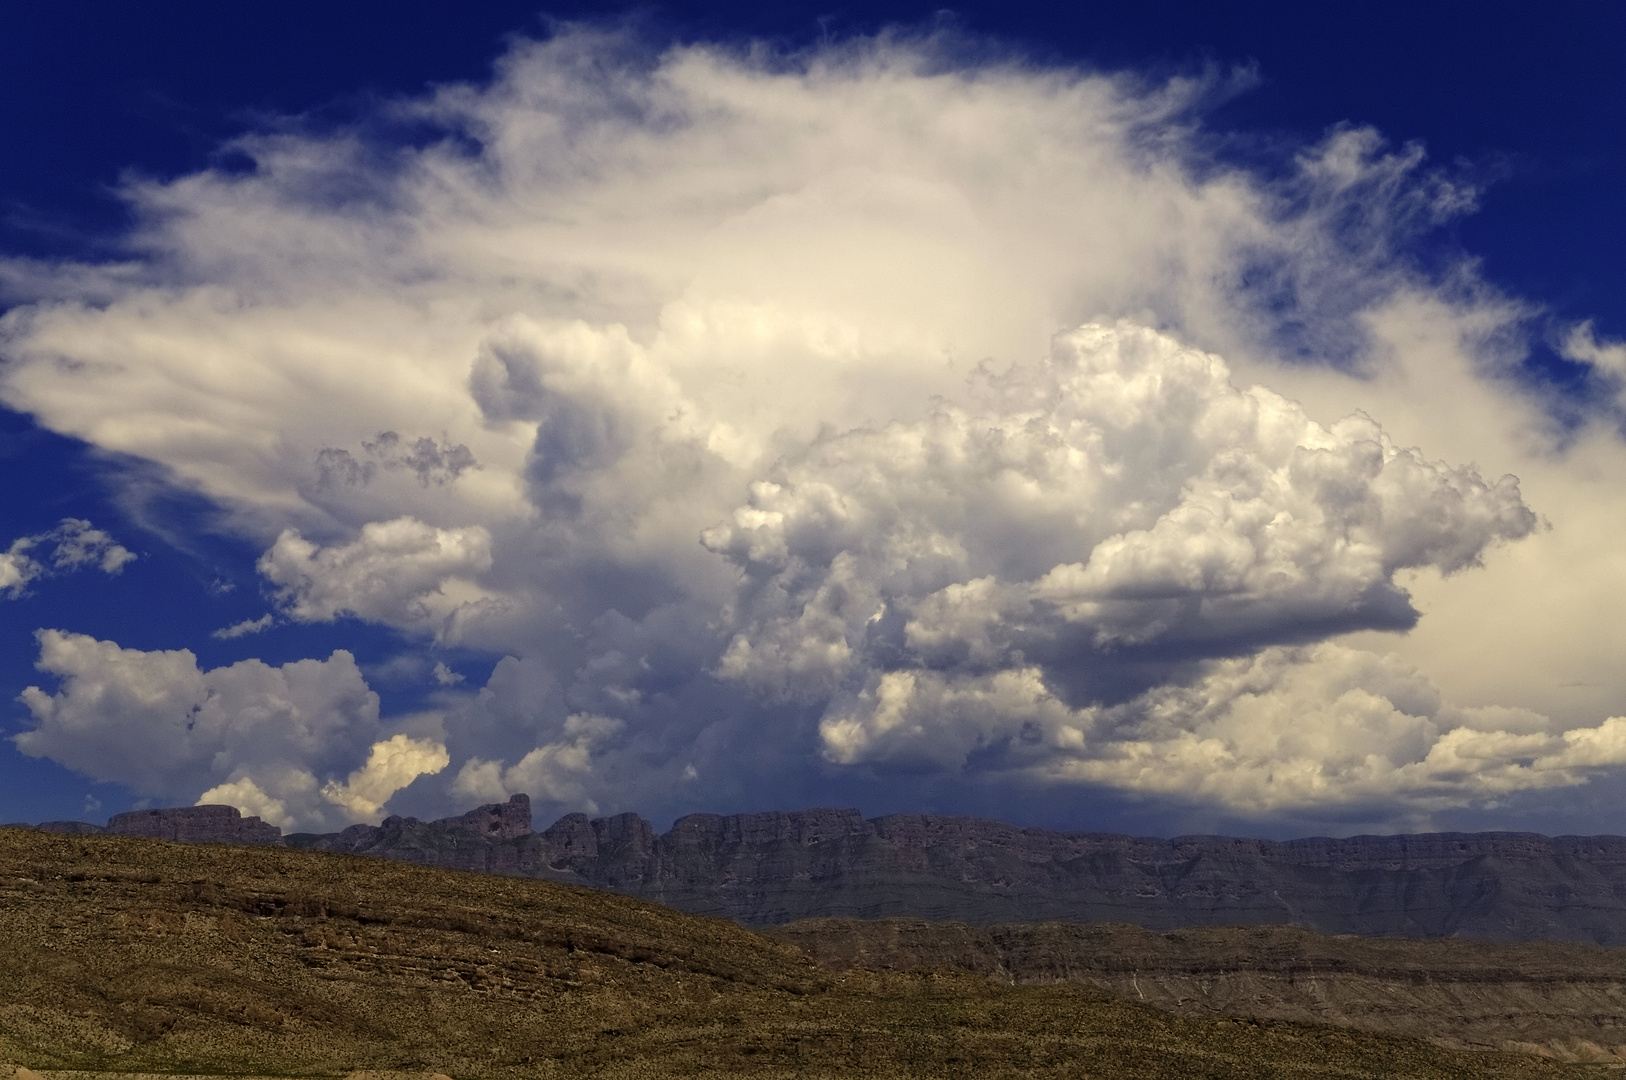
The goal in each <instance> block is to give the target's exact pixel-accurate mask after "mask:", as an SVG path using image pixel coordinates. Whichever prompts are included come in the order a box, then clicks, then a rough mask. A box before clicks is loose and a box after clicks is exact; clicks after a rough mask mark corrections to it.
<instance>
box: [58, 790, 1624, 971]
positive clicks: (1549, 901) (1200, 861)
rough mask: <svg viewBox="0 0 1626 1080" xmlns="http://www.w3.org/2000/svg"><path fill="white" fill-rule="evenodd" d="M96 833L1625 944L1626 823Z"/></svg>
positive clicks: (868, 914)
mask: <svg viewBox="0 0 1626 1080" xmlns="http://www.w3.org/2000/svg"><path fill="white" fill-rule="evenodd" d="M41 827H42V828H45V829H47V830H54V831H86V830H88V831H98V832H99V831H102V830H100V829H97V828H96V827H95V826H89V825H83V824H80V823H47V824H46V825H44V826H41ZM105 831H107V832H110V833H115V834H125V835H145V836H150V837H155V838H163V839H195V840H210V839H213V840H225V841H232V842H242V843H272V844H276V843H281V844H285V845H287V846H290V847H295V848H303V849H310V850H318V851H331V852H342V853H347V854H355V855H371V856H378V857H383V858H388V859H395V860H403V861H407V862H413V863H418V864H421V865H426V866H435V867H441V868H446V869H463V870H478V871H486V872H492V873H498V874H508V875H517V876H523V877H532V878H541V879H546V880H552V881H557V882H565V883H571V884H577V885H586V886H590V887H593V888H598V889H608V890H611V891H614V892H619V893H624V894H628V895H632V896H637V897H640V898H643V899H646V900H652V901H655V902H658V903H661V904H664V905H666V906H668V907H672V908H676V909H677V910H679V911H683V912H688V913H691V914H700V915H711V916H719V917H724V918H728V919H730V920H732V921H734V922H737V923H740V924H742V925H745V926H750V927H767V926H775V925H781V924H785V923H790V922H793V921H795V920H799V919H809V918H849V919H881V918H899V917H907V918H919V919H927V920H933V921H953V922H959V923H965V924H967V925H970V926H992V925H995V924H1001V923H1017V922H1022V923H1032V922H1045V921H1064V922H1078V923H1085V922H1112V923H1127V924H1132V925H1135V926H1139V927H1143V928H1146V929H1150V930H1172V929H1177V928H1181V927H1196V926H1262V925H1287V926H1295V927H1300V928H1304V929H1309V930H1315V931H1318V932H1320V933H1324V934H1361V935H1367V936H1372V935H1402V936H1407V937H1420V938H1434V937H1460V938H1467V939H1477V940H1482V941H1493V942H1521V941H1570V942H1586V943H1592V944H1599V945H1620V944H1626V837H1617V836H1591V837H1579V836H1560V837H1547V836H1540V835H1536V834H1532V833H1428V834H1411V835H1400V836H1355V837H1347V838H1342V839H1333V838H1326V837H1318V838H1310V839H1303V840H1290V841H1284V842H1275V841H1269V840H1256V839H1245V838H1236V837H1223V836H1185V837H1176V838H1174V839H1156V838H1146V837H1133V836H1122V835H1114V834H1102V833H1061V832H1052V831H1048V830H1044V829H1036V828H1021V827H1017V826H1013V825H1007V824H1003V823H1001V822H996V821H986V820H980V819H975V818H959V817H937V816H932V815H919V814H894V815H888V816H884V817H876V818H867V819H866V818H865V817H864V816H863V815H862V814H861V813H859V812H858V811H857V810H842V809H813V810H801V811H793V812H771V813H755V814H732V815H720V814H691V815H689V816H687V817H683V818H680V819H678V820H677V821H676V822H675V823H674V824H673V825H672V827H671V829H669V830H668V831H667V832H665V833H656V832H655V830H654V828H653V827H652V826H651V825H650V823H649V822H648V821H646V820H644V819H643V818H642V817H639V816H638V815H636V814H618V815H615V816H611V817H601V818H592V819H590V818H588V817H587V816H586V815H583V814H568V815H566V816H564V817H562V818H560V819H559V820H558V821H556V822H554V823H553V824H552V825H550V826H548V827H547V828H546V829H543V830H541V831H535V830H534V829H533V827H532V821H531V806H530V800H529V799H528V798H527V797H526V796H524V795H515V796H513V797H512V798H511V799H510V800H509V801H508V802H506V803H495V804H491V805H488V806H482V807H480V808H478V809H476V810H472V811H470V812H469V813H466V814H463V815H460V816H458V817H452V818H445V819H442V820H438V821H420V820H418V819H416V818H411V817H391V818H387V819H386V820H385V821H384V822H383V823H382V824H381V825H376V826H374V825H354V826H351V827H350V828H348V829H345V830H344V831H342V832H338V833H329V834H310V833H296V834H293V835H290V836H287V837H282V836H280V834H279V833H278V832H277V830H276V829H275V828H274V827H273V826H269V825H266V824H265V823H263V822H261V821H259V819H258V818H241V817H239V816H238V815H237V813H236V811H234V810H232V809H231V808H229V807H189V808H180V809H170V810H147V811H136V812H133V813H131V814H121V815H118V816H116V817H114V818H113V819H112V820H111V821H109V823H108V825H107V827H106V830H105Z"/></svg>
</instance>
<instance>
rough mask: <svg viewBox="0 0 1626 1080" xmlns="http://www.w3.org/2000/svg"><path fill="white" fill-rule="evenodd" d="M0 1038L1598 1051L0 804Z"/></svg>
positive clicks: (778, 1063)
mask: <svg viewBox="0 0 1626 1080" xmlns="http://www.w3.org/2000/svg"><path fill="white" fill-rule="evenodd" d="M0 1060H3V1061H6V1062H9V1063H12V1064H14V1065H15V1064H21V1065H25V1066H27V1067H29V1068H32V1069H35V1070H38V1071H42V1072H45V1073H46V1075H47V1076H48V1077H50V1076H51V1070H81V1071H88V1072H101V1073H134V1072H147V1073H168V1074H176V1073H207V1074H214V1075H220V1074H233V1075H238V1076H246V1075H275V1076H341V1075H348V1074H350V1073H352V1072H354V1071H356V1070H385V1071H390V1070H393V1071H396V1072H397V1073H416V1074H417V1075H419V1076H422V1075H424V1074H425V1073H427V1072H429V1071H431V1070H440V1071H443V1072H446V1073H448V1074H450V1075H451V1076H453V1077H458V1078H462V1077H476V1076H479V1077H507V1076H512V1077H555V1076H557V1077H566V1076H569V1077H576V1076H602V1077H626V1078H636V1077H668V1076H671V1077H676V1076H707V1077H789V1076H809V1077H812V1076H831V1077H834V1076H843V1077H848V1076H874V1077H950V1076H976V1077H979V1078H992V1077H1052V1076H1054V1077H1061V1076H1067V1077H1081V1076H1093V1077H1098V1078H1110V1077H1124V1078H1128V1077H1135V1078H1158V1077H1169V1078H1174V1077H1179V1078H1188V1077H1234V1078H1238V1080H1241V1078H1248V1080H1256V1078H1261V1077H1281V1078H1289V1077H1291V1078H1299V1077H1305V1078H1308V1077H1318V1078H1320V1077H1385V1078H1400V1077H1415V1078H1420V1080H1421V1078H1431V1080H1432V1078H1445V1077H1510V1078H1511V1077H1561V1076H1584V1075H1592V1074H1593V1073H1595V1072H1597V1071H1598V1070H1597V1069H1596V1068H1595V1067H1591V1066H1586V1065H1565V1064H1559V1063H1554V1062H1550V1061H1544V1060H1542V1059H1539V1058H1534V1057H1525V1056H1520V1055H1503V1054H1496V1053H1480V1054H1475V1053H1469V1052H1457V1051H1451V1050H1446V1049H1441V1048H1438V1047H1434V1046H1430V1045H1428V1044H1425V1043H1421V1042H1416V1041H1411V1040H1404V1039H1398V1038H1391V1037H1383V1036H1376V1035H1369V1034H1359V1033H1353V1032H1349V1031H1346V1030H1340V1029H1336V1028H1328V1027H1311V1026H1299V1025H1294V1024H1289V1023H1282V1022H1247V1021H1240V1022H1239V1021H1225V1020H1218V1019H1193V1018H1180V1017H1175V1016H1170V1015H1168V1014H1165V1013H1161V1012H1158V1011H1156V1010H1153V1009H1151V1008H1149V1007H1146V1006H1142V1005H1138V1004H1135V1003H1131V1002H1125V1001H1121V1000H1118V999H1114V998H1111V997H1109V996H1107V995H1105V994H1103V993H1101V992H1100V991H1096V990H1092V989H1089V988H1084V987H1076V986H1058V987H1001V986H998V985H996V984H994V983H992V982H990V981H989V980H987V979H984V978H981V977H979V976H975V975H969V974H964V975H952V974H900V973H890V974H889V973H864V972H849V973H846V974H840V975H838V974H831V973H826V972H823V971H821V970H820V969H818V968H816V967H815V966H814V965H813V964H812V963H811V962H809V961H808V960H807V959H806V958H805V957H803V956H802V955H800V954H799V953H798V952H796V951H795V950H793V949H791V948H789V947H788V946H785V945H783V944H779V943H776V942H773V941H771V940H769V939H767V938H765V937H762V936H760V935H757V934H754V933H751V932H749V931H746V930H743V929H741V928H739V927H737V926H734V925H731V924H728V923H725V922H720V921H713V920H709V919H699V918H694V917H690V916H684V915H681V914H678V913H677V912H674V911H670V910H666V909H663V908H660V907H657V906H655V905H652V904H648V903H644V902H642V901H639V900H635V899H632V898H628V897H620V896H614V895H608V894H605V893H599V892H590V891H586V890H579V889H575V888H571V887H567V886H560V885H556V884H552V883H548V882H542V881H530V880H523V879H517V878H504V877H495V876H482V875H474V874H462V873H456V872H448V871H442V870H437V869H432V868H424V867H417V866H411V865H407V864H399V863H388V862H380V861H376V860H363V859H355V858H348V857H343V856H334V855H326V854H321V853H308V852H299V851H291V850H287V849H283V848H276V847H261V848H252V847H225V846H214V845H208V846H185V845H176V844H170V843H164V842H159V841H151V840H141V839H130V838H119V837H74V836H59V835H51V834H47V833H40V832H33V831H28V830H14V829H5V830H0ZM1610 1075H1615V1074H1613V1073H1611V1074H1610Z"/></svg>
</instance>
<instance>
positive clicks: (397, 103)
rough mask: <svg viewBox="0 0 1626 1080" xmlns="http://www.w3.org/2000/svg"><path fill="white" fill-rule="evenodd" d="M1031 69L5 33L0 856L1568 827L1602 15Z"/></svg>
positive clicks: (515, 30) (820, 24)
mask: <svg viewBox="0 0 1626 1080" xmlns="http://www.w3.org/2000/svg"><path fill="white" fill-rule="evenodd" d="M1053 8H1054V5H1039V4H1031V5H1028V4H999V5H991V4H990V5H970V6H965V7H960V8H956V9H952V10H949V11H938V10H936V9H933V8H931V7H929V6H924V5H920V6H911V5H903V4H895V5H864V6H854V7H847V8H839V9H830V8H822V7H815V6H807V5H797V4H790V5H772V6H769V7H764V6H762V5H738V6H730V5H716V4H708V5H692V6H682V5H671V6H664V7H655V8H641V9H631V8H627V9H619V8H607V7H605V6H603V5H578V6H568V5H567V6H556V7H553V8H550V9H547V10H546V12H545V13H542V12H539V11H538V9H536V8H534V7H532V6H530V5H518V4H498V3H492V4H484V5H479V6H478V7H477V8H475V9H474V10H472V11H455V12H454V11H453V10H451V9H450V8H447V7H445V6H444V5H432V4H411V3H403V4H391V5H388V6H385V5H369V4H356V5H349V6H345V7H342V8H339V9H337V11H336V10H335V8H334V7H333V6H332V5H318V4H299V3H294V4H284V5H278V6H276V7H275V8H274V9H273V8H270V7H267V8H265V9H263V10H258V11H256V10H232V11H226V10H222V9H220V8H219V7H218V6H217V5H204V4H183V3H171V4H162V5H155V6H149V7H145V8H141V9H136V8H132V7H129V6H128V5H118V4H112V3H105V4H97V3H86V4H81V5H77V6H67V5H52V6H49V7H46V6H36V7H32V8H29V7H21V6H17V7H13V8H8V9H7V10H5V11H4V12H0V101H3V102H4V103H5V107H4V109H0V142H3V145H5V146H6V147H7V153H6V154H5V155H3V156H0V304H3V305H4V310H5V315H4V316H3V318H4V322H3V323H0V401H3V402H4V404H5V406H6V409H5V411H4V412H3V413H0V420H3V422H4V429H3V434H0V447H3V448H4V453H5V455H6V461H7V468H6V470H5V472H4V474H3V475H4V480H5V483H6V485H7V495H8V497H7V498H6V499H5V501H4V504H3V505H4V507H5V518H4V526H5V530H4V532H3V535H0V548H8V549H9V551H10V554H9V555H7V556H5V558H6V559H7V560H8V561H6V562H5V563H4V565H3V566H0V589H3V590H4V592H3V594H0V595H3V597H4V598H0V684H3V688H4V691H5V693H4V697H6V699H7V700H12V699H14V698H15V699H16V700H15V701H14V702H13V704H12V705H11V706H9V707H8V711H7V712H6V713H5V714H4V718H3V722H4V726H5V734H6V735H7V738H6V740H5V741H4V742H0V820H43V819H51V818H63V817H69V818H83V819H89V820H98V821H99V820H102V819H103V818H104V817H105V816H106V815H107V814H109V813H113V812H117V811H119V810H123V809H126V808H129V807H131V806H133V805H164V804H174V803H190V802H193V801H196V800H197V799H199V798H208V799H210V800H212V801H231V802H235V803H236V804H237V805H240V806H242V807H243V808H244V809H245V810H246V811H248V812H256V813H262V814H263V815H265V816H266V817H268V818H269V819H272V820H276V821H278V822H279V823H280V824H283V825H284V826H285V827H287V828H289V829H295V828H300V829H328V828H338V827H342V826H343V825H344V824H347V823H349V822H352V821H361V820H370V821H376V820H377V819H378V818H379V817H381V816H382V815H383V814H385V813H389V812H402V813H415V814H419V815H420V816H438V815H440V814H443V813H450V812H455V811H458V810H460V809H463V808H466V807H467V806H470V805H474V804H476V803H478V802H482V801H489V800H491V799H497V798H502V797H505V796H506V794H507V793H509V792H512V791H522V790H523V791H527V792H528V793H530V794H531V795H532V797H533V798H534V799H536V800H537V802H538V812H539V816H543V817H546V816H547V815H548V814H549V813H551V812H559V813H563V812H566V811H571V810H577V809H585V810H588V811H589V812H616V811H620V810H638V811H640V812H643V813H645V814H647V815H649V816H651V817H653V818H655V819H657V820H658V821H665V820H669V819H670V818H671V817H672V816H673V815H675V814H680V813H684V812H688V811H691V810H719V811H733V810H751V809H766V808H772V807H790V806H800V805H813V804H832V803H837V804H844V805H857V806H860V807H862V808H863V809H864V810H865V811H866V812H871V813H881V812H889V811H899V810H934V811H941V812H956V813H977V814H986V815H991V816H998V817H1003V818H1006V819H1009V820H1017V821H1023V822H1032V823H1036V824H1045V825H1052V826H1060V827H1069V828H1101V829H1117V830H1124V831H1132V832H1142V833H1170V832H1178V831H1222V830H1223V831H1236V832H1252V833H1256V834H1261V835H1289V834H1304V833H1309V832H1329V833H1339V832H1351V831H1360V830H1396V829H1419V828H1445V827H1453V828H1528V829H1538V830H1544V831H1575V832H1618V831H1620V825H1619V821H1618V817H1617V815H1616V812H1615V811H1614V809H1613V808H1614V807H1615V806H1617V805H1618V804H1619V797H1620V795H1621V794H1622V788H1623V787H1626V782H1623V779H1622V777H1623V775H1626V773H1623V770H1626V720H1622V721H1620V723H1618V724H1616V723H1614V719H1613V718H1617V717H1621V716H1623V715H1626V678H1623V677H1622V676H1620V675H1619V674H1618V673H1617V672H1616V670H1615V668H1617V667H1618V664H1617V663H1615V661H1614V658H1615V657H1617V656H1618V655H1620V652H1621V649H1622V647H1626V632H1623V631H1622V630H1621V629H1620V626H1619V624H1618V618H1617V617H1616V614H1615V613H1616V612H1617V611H1618V610H1619V607H1618V604H1619V602H1621V601H1626V566H1622V565H1618V564H1619V563H1620V559H1619V558H1618V557H1617V555H1616V554H1615V548H1616V546H1617V545H1616V543H1615V541H1614V537H1615V536H1616V535H1618V532H1617V531H1616V529H1617V527H1618V526H1622V525H1626V485H1623V483H1622V481H1623V479H1626V473H1623V472H1622V471H1621V470H1622V469H1623V468H1626V447H1622V445H1621V432H1622V424H1621V420H1622V405H1623V402H1626V398H1623V397H1622V385H1623V380H1626V348H1623V347H1622V345H1621V344H1620V342H1621V340H1622V339H1623V338H1626V308H1623V300H1622V298H1623V296H1626V269H1623V264H1626V260H1623V259H1622V258H1621V257H1620V252H1621V251H1622V250H1623V242H1626V211H1623V209H1622V200H1621V199H1620V197H1619V195H1618V192H1619V191H1621V190H1622V187H1623V180H1626V136H1623V135H1622V132H1626V115H1623V114H1626V12H1623V10H1622V8H1621V7H1620V5H1618V4H1603V3H1597V4H1589V3H1576V4H1571V5H1566V6H1564V7H1563V8H1561V9H1559V10H1557V11H1550V10H1547V9H1546V8H1538V7H1537V6H1535V5H1511V4H1510V5H1497V6H1491V7H1489V8H1487V6H1485V5H1468V4H1450V3H1442V4H1436V5H1430V6H1428V7H1426V8H1425V9H1424V10H1422V11H1419V10H1417V7H1416V5H1406V4H1398V3H1396V4H1387V3H1378V4H1369V5H1360V6H1359V7H1358V9H1354V10H1349V11H1345V12H1338V13H1335V14H1334V13H1329V12H1327V11H1326V10H1322V9H1320V8H1317V7H1315V6H1307V5H1287V4H1254V5H1247V4H1243V5H1234V6H1231V7H1228V8H1226V9H1225V10H1223V11H1220V10H1219V9H1218V8H1216V7H1215V6H1214V5H1200V4H1166V5H1128V4H1098V5H1078V6H1076V8H1075V9H1073V10H1071V11H1067V12H1063V13H1060V14H1058V13H1057V12H1056V11H1054V10H1053ZM1356 410H1359V411H1360V412H1359V413H1358V414H1357V415H1356V418H1355V419H1347V418H1348V417H1349V416H1350V415H1351V414H1352V413H1354V412H1355V411H1356ZM131 556H133V558H132V557H131ZM7 575H9V577H8V576H7ZM234 628H235V629H234ZM182 650H185V652H183V651H182ZM29 688H33V689H29Z"/></svg>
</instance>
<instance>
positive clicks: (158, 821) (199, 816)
mask: <svg viewBox="0 0 1626 1080" xmlns="http://www.w3.org/2000/svg"><path fill="white" fill-rule="evenodd" d="M48 824H50V825H61V824H62V823H61V822H50V823H48ZM43 827H44V826H42V828H43ZM51 831H57V832H61V831H64V830H62V829H60V828H58V829H53V830H51ZM103 831H104V832H106V833H107V834H108V835H110V836H147V837H151V838H153V839H155V840H173V841H177V842H179V843H183V844H281V843H282V830H281V829H279V828H277V827H276V826H275V825H271V824H268V823H267V822H264V821H261V820H260V819H259V818H257V817H244V816H243V815H242V812H241V811H239V810H238V809H237V807H235V806H171V807H166V808H164V809H162V810H131V811H130V812H128V813H124V814H114V815H113V816H112V817H111V818H109V819H108V821H107V828H106V829H105V830H103Z"/></svg>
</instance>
